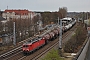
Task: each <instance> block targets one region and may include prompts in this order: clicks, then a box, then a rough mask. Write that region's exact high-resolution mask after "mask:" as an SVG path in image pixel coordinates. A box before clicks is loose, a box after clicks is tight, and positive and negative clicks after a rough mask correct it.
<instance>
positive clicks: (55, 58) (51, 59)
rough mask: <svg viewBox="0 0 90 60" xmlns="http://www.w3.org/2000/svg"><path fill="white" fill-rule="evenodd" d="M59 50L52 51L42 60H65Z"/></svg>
mask: <svg viewBox="0 0 90 60" xmlns="http://www.w3.org/2000/svg"><path fill="white" fill-rule="evenodd" d="M58 53H59V52H58V50H55V49H52V50H51V51H50V52H49V53H47V55H46V56H45V57H44V58H42V59H41V60H64V59H63V58H61V57H60V55H59V54H58Z"/></svg>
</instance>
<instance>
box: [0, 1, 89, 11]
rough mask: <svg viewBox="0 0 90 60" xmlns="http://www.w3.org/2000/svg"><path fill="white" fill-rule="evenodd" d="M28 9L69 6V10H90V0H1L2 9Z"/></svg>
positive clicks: (52, 9)
mask: <svg viewBox="0 0 90 60" xmlns="http://www.w3.org/2000/svg"><path fill="white" fill-rule="evenodd" d="M7 6H8V9H28V10H31V11H58V9H59V7H67V9H68V11H73V12H77V11H82V12H83V11H88V12H89V11H90V0H0V9H1V10H5V9H7Z"/></svg>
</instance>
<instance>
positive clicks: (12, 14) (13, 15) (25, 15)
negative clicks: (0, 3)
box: [2, 9, 37, 20]
mask: <svg viewBox="0 0 90 60" xmlns="http://www.w3.org/2000/svg"><path fill="white" fill-rule="evenodd" d="M36 15H37V13H35V12H32V11H28V10H26V9H25V10H20V9H18V10H7V9H6V10H5V11H4V12H3V14H2V17H3V18H5V19H7V20H9V19H20V18H21V19H32V18H33V17H34V16H36Z"/></svg>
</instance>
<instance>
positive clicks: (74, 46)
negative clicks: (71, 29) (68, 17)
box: [64, 24, 87, 53]
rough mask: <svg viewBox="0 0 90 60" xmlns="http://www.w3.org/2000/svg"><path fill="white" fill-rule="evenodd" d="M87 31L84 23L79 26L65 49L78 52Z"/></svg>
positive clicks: (69, 51)
mask: <svg viewBox="0 0 90 60" xmlns="http://www.w3.org/2000/svg"><path fill="white" fill-rule="evenodd" d="M86 37H87V31H86V29H85V27H84V25H83V24H81V25H80V26H78V27H77V29H76V31H75V34H74V35H73V36H72V37H71V39H70V40H68V42H67V43H66V44H65V47H64V51H65V52H68V53H73V52H74V53H76V52H77V51H78V50H79V49H80V47H81V46H82V44H83V42H84V41H85V40H86Z"/></svg>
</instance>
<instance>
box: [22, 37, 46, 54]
mask: <svg viewBox="0 0 90 60" xmlns="http://www.w3.org/2000/svg"><path fill="white" fill-rule="evenodd" d="M43 45H45V39H44V38H43V39H42V38H41V37H38V38H35V39H33V40H32V41H31V40H30V41H28V42H27V43H24V44H23V53H24V54H28V53H30V52H33V51H34V50H36V49H39V48H40V47H41V46H43Z"/></svg>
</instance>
